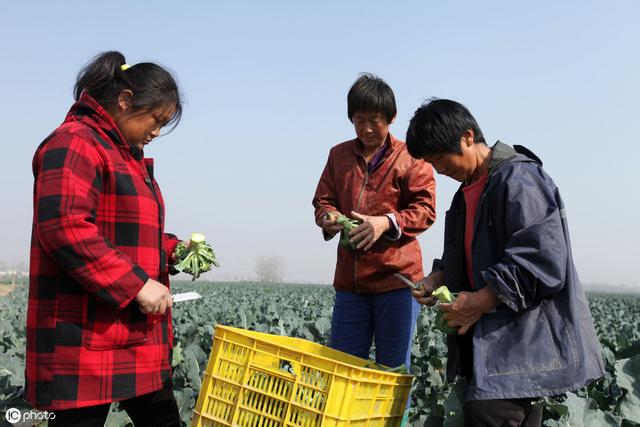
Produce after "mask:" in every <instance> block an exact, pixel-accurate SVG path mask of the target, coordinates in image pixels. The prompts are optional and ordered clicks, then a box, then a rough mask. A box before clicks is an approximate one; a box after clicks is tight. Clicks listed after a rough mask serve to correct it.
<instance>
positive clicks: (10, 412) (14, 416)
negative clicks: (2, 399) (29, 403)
mask: <svg viewBox="0 0 640 427" xmlns="http://www.w3.org/2000/svg"><path fill="white" fill-rule="evenodd" d="M4 417H5V418H6V420H7V421H9V422H10V423H11V424H15V423H17V422H18V421H20V420H21V419H22V414H21V413H20V409H16V408H9V409H7V413H6V414H4Z"/></svg>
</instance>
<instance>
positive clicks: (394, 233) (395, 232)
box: [384, 213, 402, 242]
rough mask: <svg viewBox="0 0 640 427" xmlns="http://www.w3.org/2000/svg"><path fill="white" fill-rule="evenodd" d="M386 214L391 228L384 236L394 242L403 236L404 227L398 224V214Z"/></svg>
mask: <svg viewBox="0 0 640 427" xmlns="http://www.w3.org/2000/svg"><path fill="white" fill-rule="evenodd" d="M385 216H386V217H387V218H388V219H389V229H388V230H387V231H386V233H384V237H385V239H387V240H391V241H392V242H393V241H396V240H398V239H399V238H400V237H402V229H401V228H400V225H398V221H397V220H396V214H394V213H388V214H386V215H385Z"/></svg>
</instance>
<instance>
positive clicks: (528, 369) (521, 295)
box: [435, 142, 604, 400]
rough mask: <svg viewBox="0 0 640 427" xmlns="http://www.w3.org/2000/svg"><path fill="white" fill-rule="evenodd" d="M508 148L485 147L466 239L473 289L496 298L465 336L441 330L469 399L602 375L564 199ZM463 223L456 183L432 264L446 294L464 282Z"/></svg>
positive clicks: (451, 372) (544, 391)
mask: <svg viewBox="0 0 640 427" xmlns="http://www.w3.org/2000/svg"><path fill="white" fill-rule="evenodd" d="M516 149H517V151H516ZM516 149H514V148H512V147H510V146H508V145H506V144H503V143H501V142H497V143H496V144H495V146H494V147H493V149H492V154H491V159H490V164H489V176H488V181H487V184H486V186H485V188H484V190H483V193H482V195H481V197H480V201H479V203H478V208H477V211H476V216H475V220H474V234H473V241H472V246H471V253H472V257H473V277H474V281H475V283H476V289H480V288H482V287H484V286H489V287H490V288H491V290H492V291H493V293H494V294H495V295H496V296H497V297H498V299H499V300H500V301H501V303H502V304H500V305H498V307H496V309H495V310H494V311H492V312H489V313H485V314H484V315H482V317H481V318H480V319H479V320H478V322H477V323H476V324H475V325H474V328H473V330H472V331H471V330H470V331H469V332H467V335H471V334H472V336H459V337H458V336H449V337H448V348H449V357H448V364H447V374H448V378H449V380H453V378H454V377H455V376H456V375H458V374H463V375H466V376H470V377H471V383H470V386H469V389H468V391H467V399H470V400H474V399H479V400H484V399H508V398H525V397H541V396H550V395H556V394H560V393H563V392H566V391H569V390H575V389H578V388H580V387H582V386H584V385H585V384H587V383H589V382H590V381H592V380H594V379H597V378H599V377H601V376H602V375H603V374H604V365H603V362H602V357H601V350H600V345H599V342H598V339H597V336H596V333H595V329H594V326H593V319H592V317H591V312H590V310H589V306H588V303H587V299H586V296H585V292H584V290H583V288H582V284H581V283H580V279H579V278H578V274H577V272H576V269H575V267H574V264H573V260H572V256H571V244H570V240H569V229H568V226H567V219H566V212H565V208H564V203H563V202H562V199H561V197H560V193H559V191H558V188H557V187H556V185H555V184H554V182H553V181H552V180H551V178H550V177H549V176H548V175H547V174H546V173H545V171H544V170H543V169H542V162H541V161H540V160H539V159H538V158H537V157H536V156H535V155H534V154H533V153H531V152H530V151H529V150H527V149H526V148H524V147H519V146H516ZM521 153H524V154H521ZM464 223H465V206H464V195H463V194H462V187H461V188H460V189H459V190H458V192H457V193H456V194H455V195H454V197H453V201H452V203H451V208H450V209H449V211H448V212H447V213H446V220H445V243H444V245H445V246H444V253H443V258H442V260H439V262H436V263H435V268H436V269H442V270H444V276H445V283H446V284H447V285H448V286H449V288H450V289H451V291H452V292H458V291H468V290H469V289H470V285H469V280H468V278H467V272H466V264H465V255H464ZM469 341H470V342H469ZM465 366H467V367H468V366H471V367H472V372H469V371H468V370H467V371H466V372H465Z"/></svg>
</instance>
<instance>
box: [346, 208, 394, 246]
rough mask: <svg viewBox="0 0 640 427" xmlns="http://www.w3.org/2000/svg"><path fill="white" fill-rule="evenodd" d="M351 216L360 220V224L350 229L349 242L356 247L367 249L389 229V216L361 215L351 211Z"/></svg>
mask: <svg viewBox="0 0 640 427" xmlns="http://www.w3.org/2000/svg"><path fill="white" fill-rule="evenodd" d="M351 216H352V217H353V218H355V219H359V220H361V221H362V224H360V225H359V226H357V227H356V228H354V229H353V230H351V232H350V233H349V236H351V239H350V240H351V242H352V243H354V244H357V245H356V248H357V249H362V250H365V251H368V250H369V249H371V247H372V246H373V244H374V243H375V242H376V241H377V240H378V239H379V238H380V236H382V235H383V234H384V232H385V231H387V230H388V229H389V218H387V216H386V215H383V216H369V215H362V214H359V213H358V212H355V211H351Z"/></svg>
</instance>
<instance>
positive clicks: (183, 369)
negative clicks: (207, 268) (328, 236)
mask: <svg viewBox="0 0 640 427" xmlns="http://www.w3.org/2000/svg"><path fill="white" fill-rule="evenodd" d="M173 288H174V289H173V291H174V293H178V292H185V291H190V290H195V291H197V292H199V293H200V294H202V295H203V298H202V299H199V300H195V301H187V302H182V303H177V304H176V305H175V306H174V309H173V319H174V330H175V347H174V355H173V366H174V385H175V394H176V398H177V400H178V405H179V407H180V412H181V416H182V420H183V423H184V425H189V422H190V419H191V413H192V410H193V407H194V406H195V402H196V399H197V396H198V391H199V390H200V386H201V383H200V382H201V379H202V377H203V372H204V369H205V368H206V363H207V360H208V357H209V352H210V350H211V344H212V337H213V333H214V327H215V325H216V324H217V323H220V324H224V325H230V326H236V327H241V328H247V329H251V330H254V331H259V332H268V333H272V334H279V335H287V336H292V337H300V338H305V339H307V340H310V341H314V342H317V343H320V344H325V345H326V344H327V343H328V340H329V333H330V329H331V312H332V307H333V298H334V292H333V288H331V287H329V286H320V285H296V284H264V283H217V282H213V283H212V282H200V281H199V282H196V283H192V282H176V283H175V284H174V285H173ZM27 291H28V289H27V286H18V287H17V288H16V289H14V290H13V291H12V292H11V293H10V294H8V295H6V296H3V297H0V425H5V424H3V423H6V421H5V417H4V413H5V411H6V410H7V409H8V408H12V407H15V408H19V409H20V408H28V406H27V405H26V403H25V402H24V401H22V399H21V395H22V390H23V386H24V372H23V371H24V347H25V315H26V305H27ZM589 302H590V305H591V310H592V313H593V317H594V320H595V324H596V330H597V333H598V336H599V338H600V342H601V344H602V347H603V358H604V359H605V363H606V365H607V376H606V377H605V378H603V379H601V380H599V381H597V382H596V383H594V384H592V385H591V386H589V387H588V388H587V389H583V390H578V391H576V392H575V393H568V394H567V395H563V396H558V397H554V398H549V399H545V400H544V401H543V402H541V403H540V404H542V405H544V408H545V409H544V414H545V421H544V425H545V426H594V427H595V426H636V425H638V426H640V295H607V294H590V295H589ZM435 314H436V310H435V309H430V308H422V313H421V315H420V318H419V320H418V325H417V330H416V335H415V339H414V343H413V349H412V352H413V367H412V368H411V373H413V375H414V376H415V379H414V384H413V389H412V396H411V410H410V411H411V412H410V420H411V425H414V426H442V425H444V426H458V425H462V410H461V408H462V403H463V401H462V400H461V393H462V390H463V387H464V384H463V383H462V382H458V383H456V384H445V382H444V367H445V364H446V347H445V342H444V337H445V336H444V335H443V334H442V333H440V332H439V331H437V330H436V329H435V328H434V320H435ZM40 425H42V426H46V421H45V422H43V423H42V424H40ZM107 425H108V426H114V427H120V426H128V425H131V424H130V422H129V420H128V417H127V416H126V414H125V413H123V412H118V411H117V407H116V405H114V406H112V412H111V413H110V415H109V418H108V421H107Z"/></svg>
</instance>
